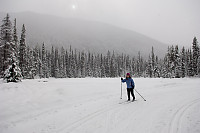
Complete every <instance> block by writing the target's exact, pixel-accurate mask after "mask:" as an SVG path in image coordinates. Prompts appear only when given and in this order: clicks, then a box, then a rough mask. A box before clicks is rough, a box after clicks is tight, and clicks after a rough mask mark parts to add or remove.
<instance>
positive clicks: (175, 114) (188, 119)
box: [0, 78, 200, 133]
mask: <svg viewBox="0 0 200 133" xmlns="http://www.w3.org/2000/svg"><path fill="white" fill-rule="evenodd" d="M134 80H135V83H136V89H137V90H138V91H139V92H140V93H141V94H142V95H143V96H144V97H145V98H146V99H147V101H146V102H145V101H143V99H142V98H141V97H140V96H139V95H138V94H136V99H137V101H135V102H131V103H127V102H123V101H125V100H126V99H127V97H126V89H125V88H126V86H125V84H123V99H122V100H120V85H121V84H120V79H119V78H118V79H117V78H114V79H112V78H108V79H95V78H86V79H37V80H24V81H23V82H20V83H3V80H0V133H200V79H198V78H192V79H189V78H184V79H149V78H136V79H134ZM120 102H123V103H122V104H119V103H120Z"/></svg>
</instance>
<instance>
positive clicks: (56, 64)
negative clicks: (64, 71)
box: [54, 48, 60, 78]
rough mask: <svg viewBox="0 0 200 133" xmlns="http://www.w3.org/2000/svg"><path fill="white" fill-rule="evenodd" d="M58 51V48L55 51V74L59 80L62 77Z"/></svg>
mask: <svg viewBox="0 0 200 133" xmlns="http://www.w3.org/2000/svg"><path fill="white" fill-rule="evenodd" d="M58 56H59V55H58V49H57V48H56V49H55V60H54V61H55V62H54V64H55V67H54V68H55V69H54V72H55V78H59V77H60V75H59V62H58V60H59V59H58Z"/></svg>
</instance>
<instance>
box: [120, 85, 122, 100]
mask: <svg viewBox="0 0 200 133" xmlns="http://www.w3.org/2000/svg"><path fill="white" fill-rule="evenodd" d="M120 99H122V81H121V97H120Z"/></svg>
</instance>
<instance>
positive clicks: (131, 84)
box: [121, 73, 135, 101]
mask: <svg viewBox="0 0 200 133" xmlns="http://www.w3.org/2000/svg"><path fill="white" fill-rule="evenodd" d="M121 81H122V82H123V83H124V82H126V84H127V95H128V101H130V93H131V95H132V97H133V100H132V101H134V100H135V95H134V90H133V89H134V88H135V83H134V81H133V79H132V78H131V76H130V73H127V74H126V79H123V78H121Z"/></svg>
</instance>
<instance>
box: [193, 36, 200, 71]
mask: <svg viewBox="0 0 200 133" xmlns="http://www.w3.org/2000/svg"><path fill="white" fill-rule="evenodd" d="M192 50H193V71H194V75H197V74H198V71H197V61H198V57H199V46H198V41H197V38H196V37H194V39H193V42H192Z"/></svg>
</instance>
